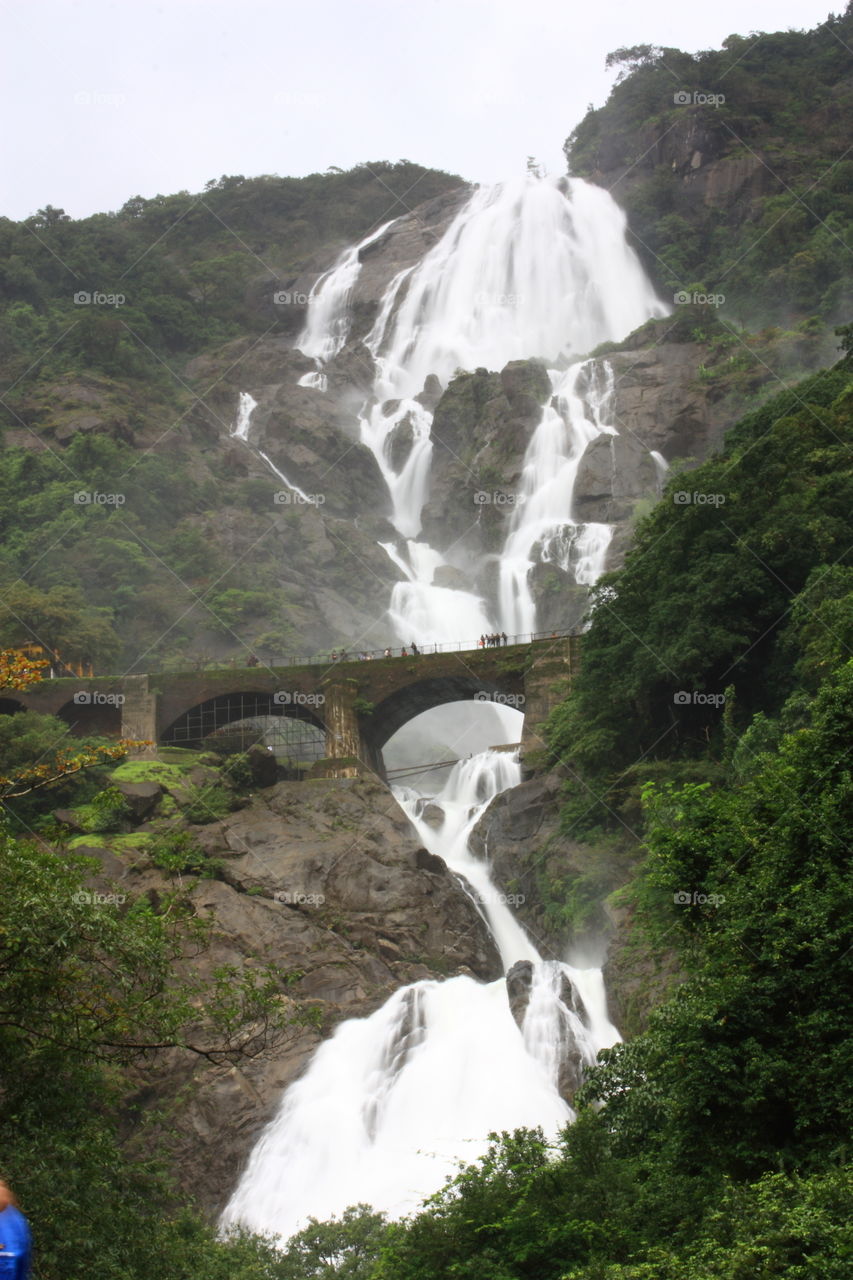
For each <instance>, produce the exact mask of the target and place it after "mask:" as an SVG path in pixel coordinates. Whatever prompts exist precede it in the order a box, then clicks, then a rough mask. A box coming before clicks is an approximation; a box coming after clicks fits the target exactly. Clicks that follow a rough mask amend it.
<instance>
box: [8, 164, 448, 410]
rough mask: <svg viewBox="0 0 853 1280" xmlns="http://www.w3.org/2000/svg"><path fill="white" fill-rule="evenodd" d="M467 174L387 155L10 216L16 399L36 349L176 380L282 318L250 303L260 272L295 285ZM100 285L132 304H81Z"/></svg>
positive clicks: (53, 368)
mask: <svg viewBox="0 0 853 1280" xmlns="http://www.w3.org/2000/svg"><path fill="white" fill-rule="evenodd" d="M459 183H460V179H459V178H456V177H453V176H451V175H450V174H446V173H440V172H437V171H435V170H430V169H424V168H423V167H422V166H420V165H416V164H413V163H412V162H411V161H408V160H400V161H398V162H397V163H396V164H392V163H389V162H388V161H385V160H383V161H377V162H375V163H370V164H362V165H359V166H357V167H356V168H354V169H350V170H348V171H346V172H342V171H338V172H329V173H326V174H311V175H309V176H308V177H305V178H279V177H274V176H264V177H258V178H244V177H243V176H242V175H232V176H229V177H226V176H223V177H222V178H220V179H219V180H218V181H211V182H210V183H208V184H207V187H206V188H205V190H204V192H201V193H197V194H192V193H190V192H189V191H179V192H177V193H176V194H175V195H171V196H162V195H158V196H155V197H154V198H153V199H150V200H145V199H143V198H142V197H141V196H135V197H134V198H133V199H131V200H128V201H127V203H126V204H125V205H123V206H122V208H121V209H120V210H119V211H118V212H117V213H99V214H94V215H93V216H91V217H89V218H81V219H79V220H72V219H70V218H69V217H68V215H67V214H65V212H64V211H63V210H62V209H60V208H54V207H53V206H50V205H48V206H47V207H46V208H45V209H40V210H39V212H38V213H37V214H35V215H34V216H33V217H30V218H27V219H25V220H24V221H23V222H20V223H16V222H11V221H10V220H9V219H8V218H0V360H2V363H3V367H4V373H5V375H6V378H7V381H6V386H7V387H8V388H9V389H10V392H11V395H10V400H9V403H10V404H11V405H12V407H13V408H14V407H16V406H17V404H18V402H19V399H20V394H21V392H20V390H18V391H17V392H16V391H15V388H16V386H17V383H18V381H19V378H20V377H21V376H23V374H24V373H25V372H29V365H30V362H31V361H32V360H33V359H35V358H37V359H38V362H39V369H38V376H39V377H43V376H45V375H48V376H49V375H55V374H58V373H62V372H64V371H65V370H67V369H69V368H75V369H79V368H86V369H91V370H94V371H100V372H102V373H107V374H112V375H117V376H120V377H128V378H137V377H139V378H142V379H144V380H146V381H148V382H150V381H152V380H158V364H160V362H161V361H166V366H163V367H161V369H160V377H159V380H160V381H161V382H162V383H163V384H164V385H166V386H168V384H169V381H170V379H169V377H168V361H169V360H170V358H176V357H177V358H179V357H180V356H181V355H182V353H186V352H190V351H198V350H200V349H201V348H204V347H207V346H211V345H213V344H215V343H219V342H222V341H223V340H224V339H226V338H228V337H230V336H233V335H235V334H238V333H244V332H245V331H246V330H247V329H248V330H249V331H252V330H254V331H257V332H261V331H263V330H265V329H267V328H268V327H269V325H270V324H275V323H276V315H275V308H274V307H272V306H270V307H269V309H268V311H267V312H266V313H263V312H261V311H259V310H258V308H257V307H254V306H252V305H251V298H250V297H248V296H247V289H249V286H250V285H252V284H253V282H256V283H258V284H260V285H263V284H264V282H266V283H267V284H268V285H270V292H271V289H272V286H273V285H276V286H277V285H278V284H281V286H282V287H284V288H286V287H287V286H288V284H289V283H290V282H291V281H292V279H293V278H294V277H295V275H296V273H298V271H299V270H300V269H303V268H304V267H305V266H306V264H307V262H308V260H309V258H310V255H311V253H312V252H314V251H316V250H317V249H318V248H320V247H321V246H329V245H332V246H334V245H335V244H336V243H337V244H338V245H339V246H340V247H343V246H344V245H345V244H347V243H350V242H351V241H353V240H357V239H359V238H360V237H361V236H363V235H366V234H367V232H368V231H369V230H370V229H371V228H373V227H374V226H376V225H379V224H381V223H382V222H386V221H388V220H389V219H391V218H393V217H398V216H400V214H403V213H405V212H407V210H408V209H409V208H410V207H411V206H412V205H414V204H420V203H422V202H423V201H425V200H429V199H430V197H432V196H434V195H438V194H440V193H441V192H443V191H446V190H448V189H449V188H451V187H455V186H459ZM323 265H325V263H324V264H323ZM95 294H99V295H103V296H104V297H106V298H109V297H113V298H119V297H120V298H121V299H122V301H121V302H120V303H118V304H117V305H116V304H115V303H113V304H110V303H103V304H99V305H95V304H94V303H88V304H86V303H83V304H81V303H80V302H79V301H78V302H76V303H75V295H78V296H80V295H82V296H84V297H85V296H86V295H89V296H90V297H91V296H93V295H95ZM279 320H282V321H283V320H286V317H284V316H279ZM0 420H2V419H0ZM13 420H14V419H13V416H11V415H7V416H6V418H5V421H6V422H7V423H11V422H12V421H13Z"/></svg>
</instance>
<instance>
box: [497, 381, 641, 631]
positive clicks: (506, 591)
mask: <svg viewBox="0 0 853 1280" xmlns="http://www.w3.org/2000/svg"><path fill="white" fill-rule="evenodd" d="M603 371H604V377H603V378H602V377H597V376H596V375H597V374H598V373H599V365H597V364H596V363H595V362H593V361H591V360H584V361H581V362H580V363H578V364H573V365H570V366H569V368H568V369H567V370H566V372H565V373H564V374H562V375H561V374H559V373H558V372H557V371H553V372H552V374H551V380H552V385H553V388H554V398H553V400H552V402H551V403H550V404H549V405H546V407H545V409H544V410H543V412H542V420H541V422H540V423H539V426H538V427H537V428H536V430H535V432H534V433H533V436H532V438H531V441H530V444H529V445H528V447H527V452H526V454H525V457H524V464H523V469H522V475H521V484H522V487H521V493H520V495H519V498H520V500H519V502H518V503H517V504H516V507H515V512H514V515H513V519H512V524H511V526H510V531H509V535H508V537H507V540H506V543H505V545H504V549H503V553H502V555H501V561H500V617H501V625H502V627H503V629H504V630H505V631H507V632H508V633H509V634H511V635H518V634H521V633H524V632H530V631H535V630H536V605H535V602H534V600H533V595H532V592H531V590H530V573H531V571H532V569H533V568H534V565H535V564H536V563H537V560H538V561H539V562H540V563H543V564H556V565H558V567H559V568H560V569H561V570H562V571H563V572H564V573H568V572H569V571H570V570H571V569H573V570H574V579H575V581H576V582H577V583H581V584H587V585H592V584H594V583H595V582H596V581H597V579H598V578H599V577H600V576H601V573H602V571H603V568H604V557H605V555H606V554H607V548H608V546H609V544H610V536H611V529H610V526H609V525H604V524H577V523H576V522H575V521H574V520H573V519H572V514H573V513H572V500H573V496H574V488H575V479H576V477H577V472H578V466H579V465H580V461H581V458H582V457H583V453H584V450H585V449H586V447H587V445H588V444H589V443H590V441H591V440H594V439H595V437H596V436H598V435H601V434H602V432H608V433H610V434H612V435H615V434H616V431H615V429H614V428H613V427H612V426H609V425H607V423H606V420H605V419H606V415H607V410H608V405H609V402H610V399H611V397H612V394H613V372H612V369H611V368H610V366H609V365H608V364H606V363H605V364H604V367H603ZM537 553H538V554H537Z"/></svg>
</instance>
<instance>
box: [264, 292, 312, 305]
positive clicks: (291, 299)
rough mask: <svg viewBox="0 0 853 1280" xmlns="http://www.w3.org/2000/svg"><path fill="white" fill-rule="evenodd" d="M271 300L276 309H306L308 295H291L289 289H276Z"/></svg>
mask: <svg viewBox="0 0 853 1280" xmlns="http://www.w3.org/2000/svg"><path fill="white" fill-rule="evenodd" d="M272 300H273V302H274V303H275V305H276V306H277V307H307V306H308V301H309V295H308V294H307V293H291V292H290V290H289V289H277V290H276V292H275V293H274V294H273V296H272Z"/></svg>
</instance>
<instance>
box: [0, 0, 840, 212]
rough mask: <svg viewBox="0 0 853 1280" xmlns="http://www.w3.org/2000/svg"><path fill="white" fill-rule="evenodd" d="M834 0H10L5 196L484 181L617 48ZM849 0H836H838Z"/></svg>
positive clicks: (0, 91)
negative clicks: (238, 178) (374, 166)
mask: <svg viewBox="0 0 853 1280" xmlns="http://www.w3.org/2000/svg"><path fill="white" fill-rule="evenodd" d="M832 8H833V5H832V4H831V0H715V2H714V3H713V4H696V3H695V2H694V0H681V2H679V3H676V2H675V0H644V2H643V3H637V0H607V3H599V4H596V3H595V2H594V0H586V2H585V3H579V2H578V0H408V2H407V0H299V2H298V3H297V2H296V0H228V2H227V3H224V2H223V0H161V2H157V0H37V2H35V3H34V0H0V102H2V108H0V109H2V119H3V125H4V127H3V130H2V135H3V136H2V142H0V215H3V216H6V217H10V218H24V217H27V216H28V215H29V214H32V213H35V211H36V210H37V209H38V208H41V207H43V206H44V205H46V204H52V205H56V206H59V207H61V208H64V209H65V210H66V212H68V213H69V214H71V215H72V216H73V217H83V216H85V215H86V214H89V213H95V212H99V211H105V210H113V209H118V208H120V207H121V205H122V204H124V202H125V201H126V200H128V199H129V198H130V197H131V196H134V195H142V196H145V197H151V196H154V195H157V194H158V193H161V194H164V195H165V194H171V193H173V192H176V191H183V190H186V191H191V192H197V191H201V190H202V189H203V187H204V184H205V183H206V182H207V181H208V180H210V179H216V178H219V177H220V176H221V175H222V174H238V173H241V174H244V175H245V176H246V177H253V176H255V175H257V174H262V173H275V174H280V175H295V176H299V175H302V174H306V173H316V172H322V171H324V170H325V169H327V168H329V166H331V165H337V166H339V167H340V168H344V169H345V168H349V167H350V166H351V165H354V164H358V163H360V162H364V161H367V162H370V161H375V160H398V159H403V158H405V159H408V160H414V161H416V162H418V163H420V164H424V165H430V166H433V167H435V168H439V169H446V170H448V171H450V172H454V173H459V174H461V175H462V176H463V177H464V178H466V179H468V180H471V181H476V182H491V181H497V180H499V179H500V178H503V177H507V176H511V175H513V174H517V173H519V172H521V171H522V170H523V169H524V166H525V163H526V160H527V157H528V156H529V155H533V156H535V157H536V159H537V160H538V161H539V163H540V164H542V165H544V166H545V168H546V169H548V170H549V171H550V172H563V171H564V169H565V162H564V160H563V156H562V150H561V149H562V144H563V141H564V139H565V137H566V135H567V134H568V133H569V132H570V131H571V129H572V128H573V127H574V126H575V125H576V124H577V123H578V121H579V120H580V119H581V118H582V116H583V114H584V112H585V110H586V108H587V106H588V104H590V103H592V104H594V105H596V106H600V105H601V104H602V103H603V102H604V100H605V99H606V97H607V93H608V90H609V87H610V85H611V83H612V81H613V79H614V74H615V73H614V72H612V71H611V72H606V71H605V68H604V60H605V56H606V55H607V53H608V52H609V51H610V50H611V49H615V48H618V47H621V46H625V45H633V44H639V43H651V44H664V45H669V46H675V47H678V48H682V49H686V50H689V51H691V52H695V51H696V50H698V49H707V48H713V47H717V46H719V44H720V43H721V41H722V40H724V39H725V37H726V36H727V35H730V34H732V33H734V32H737V33H739V34H742V35H745V34H749V33H750V32H753V31H756V32H757V31H777V30H781V29H785V28H790V27H793V28H799V29H803V28H810V27H814V26H817V25H818V24H819V23H820V22H822V21H824V20H825V18H826V16H827V14H828V12H830V10H831V9H832ZM834 8H835V10H836V11H843V8H844V0H837V3H836V4H835V5H834Z"/></svg>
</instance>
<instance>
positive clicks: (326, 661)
mask: <svg viewBox="0 0 853 1280" xmlns="http://www.w3.org/2000/svg"><path fill="white" fill-rule="evenodd" d="M580 634H581V630H580V628H578V627H575V628H574V629H572V630H570V631H531V632H526V633H524V634H521V635H512V636H507V637H506V640H504V638H503V632H501V633H500V638H499V643H498V644H491V643H488V637H486V640H487V643H486V644H485V645H483V644H481V643H480V641H479V640H452V641H449V642H445V643H442V644H423V645H420V644H419V645H394V646H391V645H386V646H385V648H383V649H356V650H352V651H350V650H348V649H321V650H319V651H318V652H317V653H312V654H303V655H294V654H290V655H288V656H286V657H281V658H272V659H270V660H269V661H266V660H262V659H259V658H256V659H255V661H252V657H254V655H250V657H249V659H248V660H247V661H241V660H240V659H237V658H219V659H217V658H196V659H195V660H193V659H188V658H184V659H182V660H181V661H180V662H178V663H174V664H168V665H166V664H152V665H149V666H148V667H147V668H146V672H145V674H147V675H156V674H160V673H162V674H169V673H173V672H175V671H213V670H217V671H218V670H227V669H228V668H235V669H238V670H241V669H246V668H250V667H257V668H258V669H259V670H269V669H271V668H278V667H316V666H325V667H331V666H336V665H337V664H338V663H342V662H359V661H363V662H374V661H389V660H390V659H393V658H401V657H403V658H406V657H409V658H412V657H421V656H428V655H430V654H435V653H481V652H483V651H484V650H486V649H493V648H494V649H503V648H509V647H510V646H511V645H523V644H531V643H532V642H533V641H534V640H559V639H563V638H565V637H566V636H576V635H580ZM128 674H129V675H133V674H134V672H132V671H131V672H128ZM140 674H142V673H140Z"/></svg>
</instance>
